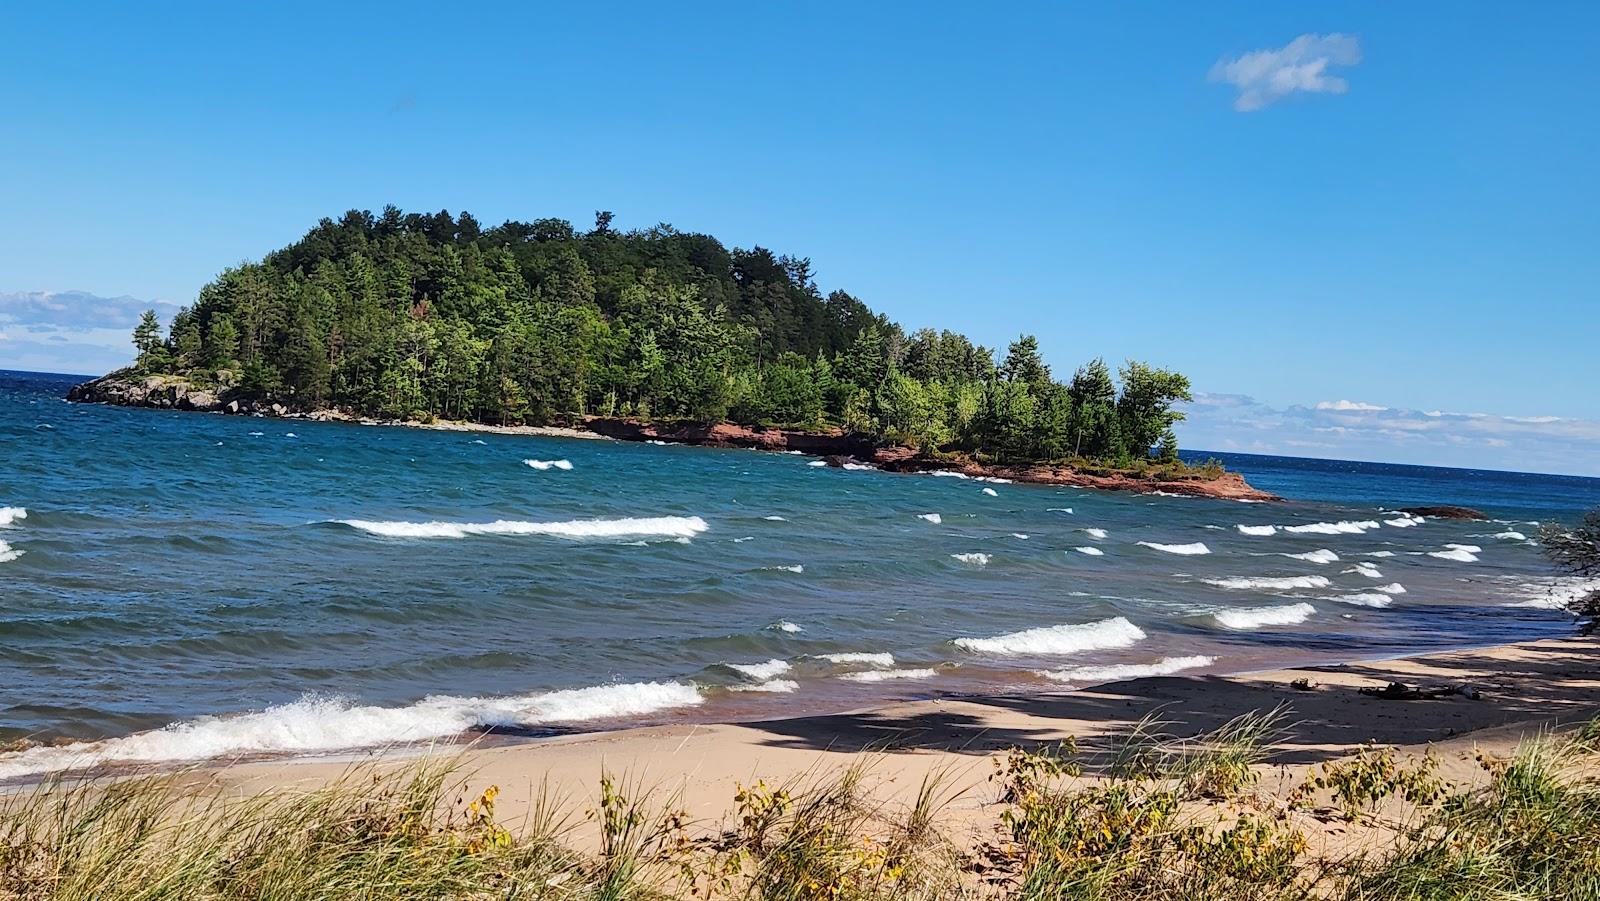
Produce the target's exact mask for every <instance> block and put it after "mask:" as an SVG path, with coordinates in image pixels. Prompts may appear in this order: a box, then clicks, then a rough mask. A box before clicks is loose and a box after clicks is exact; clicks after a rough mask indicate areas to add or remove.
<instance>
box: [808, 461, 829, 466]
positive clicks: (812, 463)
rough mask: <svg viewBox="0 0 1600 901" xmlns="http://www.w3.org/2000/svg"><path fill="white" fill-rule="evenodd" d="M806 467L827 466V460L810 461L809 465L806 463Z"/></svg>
mask: <svg viewBox="0 0 1600 901" xmlns="http://www.w3.org/2000/svg"><path fill="white" fill-rule="evenodd" d="M806 465H807V466H827V465H828V461H827V460H812V461H811V462H810V463H807V464H806Z"/></svg>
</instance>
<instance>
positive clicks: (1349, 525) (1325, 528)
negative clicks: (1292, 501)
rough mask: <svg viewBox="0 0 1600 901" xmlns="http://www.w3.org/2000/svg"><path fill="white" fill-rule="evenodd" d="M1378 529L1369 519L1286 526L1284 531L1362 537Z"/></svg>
mask: <svg viewBox="0 0 1600 901" xmlns="http://www.w3.org/2000/svg"><path fill="white" fill-rule="evenodd" d="M1376 528H1378V524H1377V523H1376V522H1374V521H1373V520H1370V519H1367V520H1361V521H1360V522H1314V523H1309V524H1307V525H1302V526H1284V527H1283V530H1284V531H1285V532H1294V533H1296V534H1301V535H1305V534H1311V535H1360V534H1361V533H1362V532H1366V531H1369V530H1371V529H1376Z"/></svg>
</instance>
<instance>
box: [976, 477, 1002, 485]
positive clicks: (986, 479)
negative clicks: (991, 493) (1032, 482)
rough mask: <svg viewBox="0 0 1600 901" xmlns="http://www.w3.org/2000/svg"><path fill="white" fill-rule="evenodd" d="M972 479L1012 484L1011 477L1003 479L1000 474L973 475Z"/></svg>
mask: <svg viewBox="0 0 1600 901" xmlns="http://www.w3.org/2000/svg"><path fill="white" fill-rule="evenodd" d="M972 480H973V481H974V482H989V483H990V484H994V485H1010V484H1011V480H1010V479H1002V478H1000V477H999V476H973V477H972Z"/></svg>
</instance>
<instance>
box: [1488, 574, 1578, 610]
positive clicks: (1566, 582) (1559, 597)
mask: <svg viewBox="0 0 1600 901" xmlns="http://www.w3.org/2000/svg"><path fill="white" fill-rule="evenodd" d="M1517 591H1518V592H1519V593H1521V594H1522V595H1523V596H1524V597H1525V598H1526V600H1521V601H1516V602H1513V603H1509V604H1506V605H1505V606H1507V607H1533V608H1536V609H1539V610H1565V609H1566V608H1567V607H1569V606H1570V605H1571V604H1573V603H1574V602H1575V601H1580V600H1583V599H1584V598H1586V597H1588V596H1589V595H1591V594H1593V593H1595V592H1597V591H1600V579H1585V578H1582V577H1579V576H1550V577H1546V578H1541V579H1533V580H1531V581H1528V582H1523V583H1522V584H1520V585H1518V586H1517Z"/></svg>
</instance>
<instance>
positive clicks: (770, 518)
mask: <svg viewBox="0 0 1600 901" xmlns="http://www.w3.org/2000/svg"><path fill="white" fill-rule="evenodd" d="M761 518H762V519H764V520H766V521H767V522H788V520H787V519H784V518H783V517H781V516H763V517H761Z"/></svg>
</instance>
